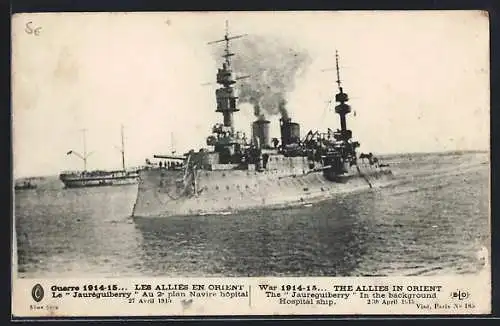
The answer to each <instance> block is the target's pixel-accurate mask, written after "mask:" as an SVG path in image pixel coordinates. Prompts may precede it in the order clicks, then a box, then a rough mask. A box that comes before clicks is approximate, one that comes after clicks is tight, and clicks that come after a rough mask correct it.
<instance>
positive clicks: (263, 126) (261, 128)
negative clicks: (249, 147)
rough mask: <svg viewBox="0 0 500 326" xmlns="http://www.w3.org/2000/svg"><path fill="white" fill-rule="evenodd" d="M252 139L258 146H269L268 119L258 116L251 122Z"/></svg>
mask: <svg viewBox="0 0 500 326" xmlns="http://www.w3.org/2000/svg"><path fill="white" fill-rule="evenodd" d="M252 139H254V141H255V142H256V145H257V146H258V147H259V148H270V147H271V143H270V140H269V121H268V120H266V119H264V118H260V119H258V120H256V121H254V122H253V123H252Z"/></svg>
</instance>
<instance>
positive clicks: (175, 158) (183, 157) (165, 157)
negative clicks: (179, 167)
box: [153, 154, 186, 161]
mask: <svg viewBox="0 0 500 326" xmlns="http://www.w3.org/2000/svg"><path fill="white" fill-rule="evenodd" d="M153 157H154V158H164V159H168V160H182V161H184V160H185V159H186V157H185V156H178V155H156V154H155V155H153Z"/></svg>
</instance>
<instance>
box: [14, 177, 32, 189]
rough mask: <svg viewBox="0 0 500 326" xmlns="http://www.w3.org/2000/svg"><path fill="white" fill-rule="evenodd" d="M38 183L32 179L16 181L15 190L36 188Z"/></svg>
mask: <svg viewBox="0 0 500 326" xmlns="http://www.w3.org/2000/svg"><path fill="white" fill-rule="evenodd" d="M36 187H37V185H36V184H35V183H33V182H32V180H31V179H28V180H24V181H22V182H16V184H15V185H14V189H15V190H27V189H36Z"/></svg>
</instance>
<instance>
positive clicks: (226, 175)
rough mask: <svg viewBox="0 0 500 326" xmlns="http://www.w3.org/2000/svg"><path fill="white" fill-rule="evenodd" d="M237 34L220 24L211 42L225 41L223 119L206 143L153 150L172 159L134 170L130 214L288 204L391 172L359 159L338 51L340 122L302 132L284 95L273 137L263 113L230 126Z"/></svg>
mask: <svg viewBox="0 0 500 326" xmlns="http://www.w3.org/2000/svg"><path fill="white" fill-rule="evenodd" d="M242 36H243V35H239V36H230V35H229V31H228V28H227V25H226V34H225V36H224V39H222V40H219V41H215V42H210V43H209V44H213V43H218V42H224V43H225V49H224V55H223V57H224V61H223V63H222V67H221V68H219V69H218V71H217V76H216V78H217V83H218V84H219V85H220V87H219V88H218V89H216V91H215V97H216V108H215V111H216V112H219V113H221V114H222V122H221V123H216V124H215V125H214V126H213V127H212V134H211V135H209V136H208V137H207V140H206V144H207V146H208V147H207V148H202V149H200V150H199V151H197V152H195V151H190V152H189V153H186V154H185V155H183V156H173V155H161V154H157V155H155V156H154V157H155V158H160V159H166V160H169V162H170V161H177V163H172V164H171V163H168V164H164V165H163V166H162V167H151V168H148V169H144V170H141V171H140V182H139V191H138V196H137V200H136V203H135V206H134V212H133V215H134V216H143V217H157V216H159V217H161V216H170V215H186V214H187V215H190V214H207V213H218V212H224V211H237V210H243V209H250V208H257V207H274V206H288V205H293V204H300V203H304V202H307V201H312V200H318V199H322V198H329V197H331V196H332V194H334V193H338V192H341V191H344V190H346V191H347V190H352V189H357V188H367V187H369V188H371V187H373V186H377V185H378V184H382V183H383V181H384V180H386V179H388V178H390V175H391V171H390V170H388V169H387V168H386V167H385V166H381V165H379V163H378V160H377V159H376V158H373V157H372V156H370V159H369V161H368V162H359V161H360V160H359V157H358V155H357V153H356V149H357V148H358V147H359V142H357V141H353V140H352V138H353V137H352V131H351V130H349V129H347V115H348V114H349V113H350V112H351V107H350V106H349V105H348V104H347V102H348V101H349V97H348V95H347V93H346V92H344V90H343V87H342V84H341V80H340V71H339V56H338V53H336V70H337V85H338V93H337V94H336V95H335V100H336V102H337V105H336V106H335V112H336V113H337V114H338V115H339V118H340V129H337V130H336V131H332V129H328V131H327V132H319V131H313V130H310V131H309V132H307V134H306V135H305V137H303V138H301V133H300V124H298V123H297V122H293V121H292V119H291V118H290V117H289V116H288V114H286V113H285V112H286V109H285V107H284V106H285V105H286V104H285V102H284V101H282V102H281V103H280V104H279V105H280V106H281V107H280V112H283V114H282V116H281V118H280V120H279V123H280V133H281V135H280V138H279V139H278V138H273V139H270V136H269V129H270V128H269V125H270V121H268V120H266V119H265V117H264V116H260V117H258V118H257V119H256V120H255V121H254V122H253V123H252V126H251V127H252V128H251V130H252V135H251V137H249V138H248V137H247V136H246V135H245V134H244V133H242V132H240V131H235V129H234V115H235V113H236V112H238V111H239V109H238V103H237V100H238V96H237V94H236V91H235V89H234V86H235V84H236V80H237V79H238V78H235V77H234V73H233V70H232V66H231V60H230V58H231V56H233V55H234V54H233V53H231V51H230V42H229V41H230V40H232V39H235V38H239V37H242ZM250 78H251V77H250ZM379 181H380V182H379Z"/></svg>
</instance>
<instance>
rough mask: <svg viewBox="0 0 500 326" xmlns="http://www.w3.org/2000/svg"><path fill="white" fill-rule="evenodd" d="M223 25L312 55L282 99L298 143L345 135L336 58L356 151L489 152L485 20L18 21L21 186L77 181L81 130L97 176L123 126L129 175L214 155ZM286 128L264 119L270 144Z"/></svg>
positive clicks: (246, 108)
mask: <svg viewBox="0 0 500 326" xmlns="http://www.w3.org/2000/svg"><path fill="white" fill-rule="evenodd" d="M226 20H228V21H229V24H230V25H229V26H230V31H231V33H232V34H248V36H247V37H252V36H258V37H262V38H268V39H270V40H275V41H276V42H282V43H283V44H286V46H287V47H289V48H291V49H292V48H293V49H297V50H300V51H306V52H307V55H308V56H309V57H310V59H311V60H309V61H308V62H307V65H306V66H305V67H303V69H301V73H300V75H299V74H298V75H297V76H296V78H295V80H294V87H293V89H291V90H288V92H287V94H286V100H287V109H288V111H289V114H290V116H291V117H292V119H293V120H294V121H296V122H299V123H300V124H301V132H302V134H303V135H304V134H305V133H306V132H307V131H308V130H310V129H313V130H317V129H319V130H326V128H328V127H330V128H332V129H337V128H339V118H338V116H336V115H335V114H334V113H333V106H332V105H331V104H328V102H329V101H330V100H331V99H332V98H333V97H334V94H335V93H336V91H337V89H336V84H335V80H336V76H335V72H334V70H328V68H331V67H334V66H335V51H336V50H338V52H339V56H340V68H341V79H342V80H343V87H344V91H346V92H347V93H348V94H349V96H350V97H351V100H350V102H349V104H350V105H351V107H352V110H353V112H354V111H355V113H356V114H355V116H354V114H352V113H351V114H350V115H349V116H348V118H347V124H348V128H349V129H351V130H352V131H353V135H354V138H355V139H356V140H357V141H359V142H360V143H361V148H360V151H365V152H373V153H381V154H382V153H400V152H405V153H406V152H434V151H450V150H471V149H480V150H487V149H489V125H490V124H489V110H490V104H489V91H490V90H489V31H488V28H489V27H488V18H487V16H486V15H485V14H483V13H482V12H479V11H446V12H445V11H435V12H430V11H425V12H423V11H422V12H419V11H414V12H398V11H391V12H383V11H379V12H369V11H367V12H300V13H299V12H281V13H280V12H266V13H257V12H238V13H234V12H223V13H215V12H213V13H212V12H203V13H169V12H165V13H159V12H155V13H43V14H17V15H15V16H14V18H13V21H12V134H13V144H12V146H13V163H14V171H13V173H14V177H22V176H41V175H53V174H58V173H59V172H61V171H63V170H77V169H82V168H83V164H82V161H81V160H80V159H79V158H77V157H76V156H73V155H66V153H67V152H68V151H69V150H74V151H77V152H79V153H82V152H83V137H82V132H81V130H82V129H87V131H86V143H87V150H88V152H93V153H92V155H91V156H90V157H89V158H88V168H89V169H112V168H120V167H121V156H120V155H121V154H120V151H119V150H118V149H117V147H119V146H120V144H121V138H120V127H121V125H123V126H124V130H125V151H126V152H125V153H126V163H127V165H128V166H135V165H141V164H143V163H144V161H145V159H146V158H152V156H153V154H161V153H168V152H170V151H171V149H172V144H173V147H174V149H175V150H176V151H177V152H183V151H187V150H189V149H198V148H200V147H206V143H205V141H206V137H207V136H208V135H209V134H210V131H211V128H212V126H213V125H214V124H215V123H218V122H222V116H221V115H220V114H219V113H216V112H215V89H216V87H217V86H216V85H206V83H210V82H213V81H214V80H215V74H216V72H217V68H218V67H220V66H221V63H222V59H221V58H220V57H218V56H214V46H220V45H207V42H210V41H213V40H218V39H220V38H222V37H223V35H224V28H225V21H226ZM28 22H31V24H30V25H29V26H30V28H32V29H34V28H36V27H41V28H40V29H39V34H38V35H34V34H33V33H28V31H29V30H28V31H27V27H26V24H27V23H28ZM275 41H272V42H275ZM234 42H235V43H236V42H238V40H235V41H234ZM235 48H236V47H235ZM237 55H238V53H236V56H237ZM275 55H276V58H277V60H280V53H276V54H275ZM325 69H327V70H326V71H325ZM246 73H247V72H245V71H241V72H239V71H236V74H237V75H245V74H246ZM250 78H252V77H250ZM239 107H240V111H239V112H237V113H236V114H235V125H236V129H237V130H241V131H243V132H246V133H247V134H249V133H250V123H251V122H252V121H253V120H254V119H255V117H254V116H253V108H252V106H251V105H249V104H247V103H240V106H239ZM278 118H279V116H270V117H268V119H269V120H270V121H271V122H272V127H271V132H272V133H273V134H272V136H273V137H279V131H278V130H279V129H278V122H277V121H278ZM172 135H173V138H174V140H173V141H172Z"/></svg>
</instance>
